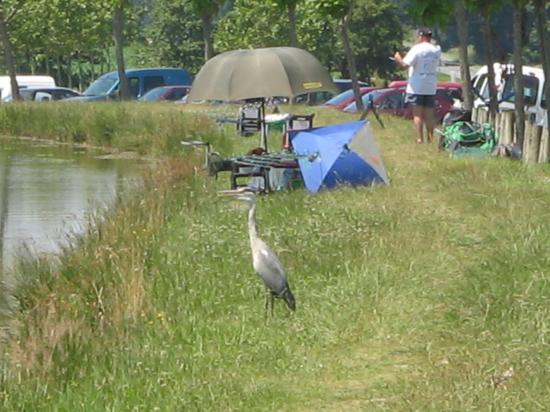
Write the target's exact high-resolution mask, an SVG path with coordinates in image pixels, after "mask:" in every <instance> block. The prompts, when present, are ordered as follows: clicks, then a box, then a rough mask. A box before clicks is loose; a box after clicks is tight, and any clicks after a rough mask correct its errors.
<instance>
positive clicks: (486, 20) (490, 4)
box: [466, 0, 503, 125]
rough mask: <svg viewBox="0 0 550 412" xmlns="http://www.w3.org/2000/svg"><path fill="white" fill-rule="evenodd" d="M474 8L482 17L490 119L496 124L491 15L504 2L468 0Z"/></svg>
mask: <svg viewBox="0 0 550 412" xmlns="http://www.w3.org/2000/svg"><path fill="white" fill-rule="evenodd" d="M466 2H467V5H469V6H470V7H471V8H472V9H473V10H476V11H478V12H479V13H480V14H481V17H482V32H483V37H484V40H485V62H486V64H487V81H488V85H489V120H490V122H491V124H493V125H494V124H495V119H496V114H497V111H498V96H497V85H496V84H495V69H494V63H495V61H496V59H495V56H494V51H495V46H494V43H493V33H492V30H491V16H492V15H493V13H494V12H495V11H497V10H498V9H499V8H500V7H501V6H502V4H503V1H502V0H466Z"/></svg>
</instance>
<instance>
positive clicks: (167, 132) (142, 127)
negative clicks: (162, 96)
mask: <svg viewBox="0 0 550 412" xmlns="http://www.w3.org/2000/svg"><path fill="white" fill-rule="evenodd" d="M203 113H204V115H202V116H196V115H192V114H189V113H186V112H185V111H184V110H182V108H181V106H178V105H162V104H161V105H152V104H147V103H136V102H133V103H126V104H119V103H117V102H101V103H99V104H79V103H76V104H75V103H66V102H52V103H50V104H46V105H44V104H42V105H41V104H35V103H18V104H4V105H0V134H4V135H8V136H25V137H31V138H39V139H50V140H54V141H57V142H62V143H83V144H88V145H93V146H101V147H104V148H109V149H116V150H118V151H134V152H137V153H139V154H151V155H155V156H159V155H166V154H173V153H177V152H179V151H181V145H180V141H181V140H182V139H197V138H199V137H200V136H199V135H205V134H207V135H208V136H209V139H210V140H213V141H214V142H215V143H218V144H221V143H222V140H221V139H220V138H219V135H218V129H217V128H215V127H214V124H213V122H212V121H211V120H212V119H210V118H209V116H208V115H209V113H208V112H207V111H205V110H203ZM225 141H226V142H227V143H230V142H229V141H228V140H225Z"/></svg>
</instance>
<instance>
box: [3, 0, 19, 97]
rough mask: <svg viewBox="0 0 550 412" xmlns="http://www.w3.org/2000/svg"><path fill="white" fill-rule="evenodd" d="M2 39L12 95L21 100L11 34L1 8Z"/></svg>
mask: <svg viewBox="0 0 550 412" xmlns="http://www.w3.org/2000/svg"><path fill="white" fill-rule="evenodd" d="M0 38H1V40H2V44H3V45H4V57H5V59H6V66H7V68H8V74H9V76H10V84H11V95H12V98H13V100H21V95H20V94H19V86H18V85H17V77H16V76H17V71H16V68H15V59H14V57H13V46H12V44H11V40H10V34H9V30H8V25H7V23H6V16H5V15H4V10H3V9H2V8H0Z"/></svg>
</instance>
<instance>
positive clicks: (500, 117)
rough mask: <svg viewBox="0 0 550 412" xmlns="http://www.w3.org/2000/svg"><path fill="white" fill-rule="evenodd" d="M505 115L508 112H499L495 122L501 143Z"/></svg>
mask: <svg viewBox="0 0 550 412" xmlns="http://www.w3.org/2000/svg"><path fill="white" fill-rule="evenodd" d="M504 113H506V112H498V113H497V118H496V122H495V123H496V124H495V133H496V135H497V138H498V141H499V142H500V141H501V140H502V135H503V134H504Z"/></svg>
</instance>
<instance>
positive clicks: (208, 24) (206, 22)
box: [201, 14, 214, 62]
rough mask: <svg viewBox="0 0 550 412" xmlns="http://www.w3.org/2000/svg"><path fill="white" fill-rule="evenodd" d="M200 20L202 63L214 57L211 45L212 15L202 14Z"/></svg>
mask: <svg viewBox="0 0 550 412" xmlns="http://www.w3.org/2000/svg"><path fill="white" fill-rule="evenodd" d="M201 20H202V40H203V42H204V61H205V62H207V61H208V60H210V59H211V58H212V57H213V56H214V45H213V43H212V15H211V14H204V15H203V16H201Z"/></svg>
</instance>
